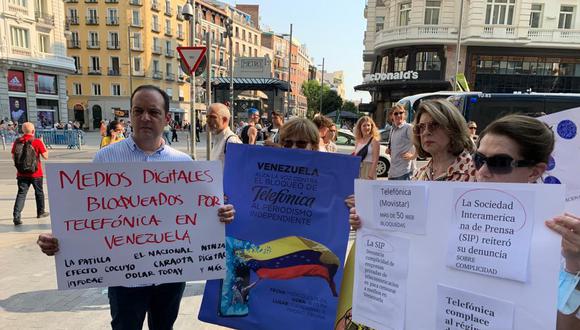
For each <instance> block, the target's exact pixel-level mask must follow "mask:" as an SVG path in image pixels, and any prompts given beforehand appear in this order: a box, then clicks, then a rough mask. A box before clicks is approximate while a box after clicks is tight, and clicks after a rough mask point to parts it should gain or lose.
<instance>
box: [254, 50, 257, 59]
mask: <svg viewBox="0 0 580 330" xmlns="http://www.w3.org/2000/svg"><path fill="white" fill-rule="evenodd" d="M254 57H258V50H257V49H254Z"/></svg>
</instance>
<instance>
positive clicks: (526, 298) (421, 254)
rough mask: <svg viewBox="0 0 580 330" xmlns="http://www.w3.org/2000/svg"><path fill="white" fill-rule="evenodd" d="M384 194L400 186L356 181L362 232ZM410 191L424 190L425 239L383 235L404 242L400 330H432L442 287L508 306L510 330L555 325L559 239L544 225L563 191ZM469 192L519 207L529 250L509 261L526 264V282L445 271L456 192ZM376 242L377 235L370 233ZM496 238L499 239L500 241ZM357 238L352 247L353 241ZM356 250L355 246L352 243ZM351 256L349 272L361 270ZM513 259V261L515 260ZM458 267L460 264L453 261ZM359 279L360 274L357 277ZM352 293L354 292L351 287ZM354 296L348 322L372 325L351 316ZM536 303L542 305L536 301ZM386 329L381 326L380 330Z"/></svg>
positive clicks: (557, 209) (436, 185)
mask: <svg viewBox="0 0 580 330" xmlns="http://www.w3.org/2000/svg"><path fill="white" fill-rule="evenodd" d="M377 185H381V186H383V187H385V188H389V187H393V186H395V187H396V186H400V183H398V182H389V181H379V182H377V181H366V180H356V182H355V196H356V203H357V205H356V206H357V213H358V214H359V216H360V218H361V221H362V224H363V228H364V226H365V225H366V224H367V223H369V222H372V221H377V220H376V219H375V220H371V219H373V216H374V214H375V209H374V198H373V196H372V194H374V193H375V191H376V190H375V189H376V188H375V186H377ZM410 185H417V186H421V187H426V189H427V199H428V201H427V210H426V212H425V214H426V217H427V219H426V224H427V227H426V230H425V235H415V234H409V233H402V232H389V235H392V236H397V237H400V238H405V239H408V240H409V243H410V244H409V250H408V273H407V274H408V275H407V282H406V291H407V293H406V294H407V296H406V306H405V328H406V329H413V330H422V329H425V330H432V329H437V328H438V327H437V326H436V320H437V292H438V291H437V290H438V289H437V287H438V285H444V286H447V287H452V288H455V289H457V290H461V291H468V292H472V293H473V294H475V295H480V296H486V297H490V298H493V299H496V300H501V301H505V302H509V303H511V304H513V305H514V323H513V329H515V330H530V329H533V330H535V329H537V330H543V329H554V328H555V324H556V315H557V313H556V304H557V294H558V273H559V270H560V236H559V235H558V234H556V233H554V232H552V231H551V230H550V229H548V228H547V227H546V226H545V225H544V221H545V220H547V219H550V218H552V217H554V216H556V215H558V214H561V213H562V212H563V210H564V186H563V185H542V184H499V183H495V184H494V183H459V182H413V183H410ZM475 189H492V190H495V191H501V192H505V193H509V194H512V195H513V196H514V197H516V198H517V199H518V200H520V201H521V200H527V199H528V198H529V199H530V200H531V202H530V203H528V202H523V203H522V204H523V205H524V210H525V212H526V214H527V215H528V219H529V220H527V221H530V222H532V223H533V230H532V236H531V244H530V245H529V253H528V255H527V256H526V255H521V256H517V255H515V256H514V258H515V259H518V258H523V259H525V258H528V266H527V269H528V270H527V273H528V276H527V280H526V282H519V281H513V280H508V279H504V278H499V277H495V276H489V275H483V274H479V273H473V272H466V271H460V270H457V269H454V268H450V267H448V266H447V257H448V256H447V251H448V246H449V240H450V235H451V233H450V228H451V227H450V226H451V223H453V222H454V221H455V220H454V218H455V215H454V213H455V203H456V202H457V196H456V192H458V191H472V190H475ZM374 234H375V235H377V236H380V234H377V232H375V233H374ZM500 236H501V235H500ZM359 237H360V236H359V234H358V232H357V241H358V239H359ZM357 244H361V243H359V242H357ZM358 252H359V251H358V250H357V256H356V263H357V264H356V265H355V271H358V270H359V269H360V267H361V263H362V267H363V268H362V269H363V271H364V270H365V269H367V268H366V266H365V260H364V259H362V258H361V257H360V256H359V255H358ZM515 259H514V260H515ZM458 261H460V260H458ZM358 277H359V278H360V274H359V275H358ZM355 289H356V287H355ZM359 296H360V294H358V293H356V292H355V293H353V297H354V299H353V316H352V317H353V319H356V320H359V321H361V322H362V323H363V324H365V321H369V323H370V322H373V320H367V319H365V318H364V317H361V315H356V309H355V308H354V306H355V305H357V304H360V303H361V301H359V300H358V298H357V297H359ZM538 297H542V299H538ZM388 326H390V325H388V324H387V325H385V324H383V325H382V327H381V328H388Z"/></svg>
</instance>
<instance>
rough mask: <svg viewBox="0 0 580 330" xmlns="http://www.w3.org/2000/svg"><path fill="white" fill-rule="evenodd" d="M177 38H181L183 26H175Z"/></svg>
mask: <svg viewBox="0 0 580 330" xmlns="http://www.w3.org/2000/svg"><path fill="white" fill-rule="evenodd" d="M177 36H178V37H179V38H183V24H177Z"/></svg>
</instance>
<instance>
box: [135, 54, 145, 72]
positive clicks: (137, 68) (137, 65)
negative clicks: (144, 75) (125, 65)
mask: <svg viewBox="0 0 580 330" xmlns="http://www.w3.org/2000/svg"><path fill="white" fill-rule="evenodd" d="M141 70H143V68H142V67H141V58H140V57H133V71H134V72H141Z"/></svg>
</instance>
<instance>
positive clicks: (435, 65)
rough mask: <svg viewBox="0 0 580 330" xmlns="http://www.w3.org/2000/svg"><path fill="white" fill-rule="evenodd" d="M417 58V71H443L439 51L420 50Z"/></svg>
mask: <svg viewBox="0 0 580 330" xmlns="http://www.w3.org/2000/svg"><path fill="white" fill-rule="evenodd" d="M415 59H416V70H417V71H441V58H439V55H438V54H437V52H418V53H417V55H416V58H415Z"/></svg>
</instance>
